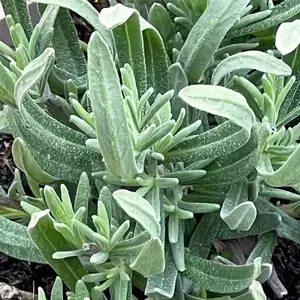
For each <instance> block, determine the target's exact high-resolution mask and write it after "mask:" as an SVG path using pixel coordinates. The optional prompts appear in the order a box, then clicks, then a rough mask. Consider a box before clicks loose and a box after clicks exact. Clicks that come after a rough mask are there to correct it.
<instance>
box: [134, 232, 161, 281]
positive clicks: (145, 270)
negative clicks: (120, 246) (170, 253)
mask: <svg viewBox="0 0 300 300" xmlns="http://www.w3.org/2000/svg"><path fill="white" fill-rule="evenodd" d="M130 268H131V269H133V270H135V271H137V272H139V273H140V274H142V275H143V276H144V277H146V278H147V277H149V276H153V275H156V274H159V273H161V272H163V271H164V269H165V253H164V246H163V244H162V242H161V240H160V239H159V238H152V239H151V240H150V241H149V242H147V243H146V244H145V245H144V246H143V248H142V250H141V252H140V253H139V255H138V256H137V258H136V259H135V260H134V262H133V263H131V265H130Z"/></svg>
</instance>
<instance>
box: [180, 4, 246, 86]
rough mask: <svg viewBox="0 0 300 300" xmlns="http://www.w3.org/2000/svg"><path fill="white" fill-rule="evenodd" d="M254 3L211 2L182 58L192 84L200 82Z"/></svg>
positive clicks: (181, 61) (184, 49)
mask: <svg viewBox="0 0 300 300" xmlns="http://www.w3.org/2000/svg"><path fill="white" fill-rule="evenodd" d="M249 2H250V0H227V1H223V0H210V1H209V3H208V6H207V8H206V10H205V11H204V13H203V14H202V16H201V17H200V18H199V20H198V21H197V23H196V24H195V26H194V27H193V28H192V30H191V31H190V33H189V35H188V38H187V40H186V42H185V43H184V45H183V47H182V49H181V51H180V54H179V57H178V60H177V61H178V62H180V63H181V64H182V65H183V67H184V70H185V71H186V73H187V74H188V78H189V80H190V81H191V82H198V81H199V79H200V78H201V77H202V76H203V74H204V72H205V70H206V69H207V67H208V66H209V64H210V62H211V60H212V58H213V55H214V53H215V52H216V50H217V49H218V47H219V46H220V44H221V42H222V40H223V38H224V36H225V35H226V33H227V32H228V31H229V29H230V28H231V27H232V26H233V25H234V24H235V22H236V21H237V20H238V19H239V18H240V16H241V14H242V12H243V10H244V9H245V8H246V6H247V4H248V3H249Z"/></svg>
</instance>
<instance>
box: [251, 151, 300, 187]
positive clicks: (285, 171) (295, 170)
mask: <svg viewBox="0 0 300 300" xmlns="http://www.w3.org/2000/svg"><path fill="white" fill-rule="evenodd" d="M257 170H258V172H259V173H260V174H261V175H262V176H263V178H264V180H265V182H266V183H267V184H269V185H271V186H275V187H278V186H296V185H297V184H299V178H300V146H298V147H297V149H296V150H295V151H294V152H293V153H292V154H291V155H290V156H289V158H288V159H287V161H286V162H285V163H284V164H283V165H282V166H281V167H280V168H278V169H277V170H276V171H274V169H273V166H272V164H271V161H270V158H269V157H268V156H267V155H266V154H263V155H262V157H261V160H260V161H259V165H258V166H257Z"/></svg>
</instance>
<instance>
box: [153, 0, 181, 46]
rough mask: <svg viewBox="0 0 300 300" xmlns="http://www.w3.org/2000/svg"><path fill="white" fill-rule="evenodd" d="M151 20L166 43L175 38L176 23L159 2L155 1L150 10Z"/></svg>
mask: <svg viewBox="0 0 300 300" xmlns="http://www.w3.org/2000/svg"><path fill="white" fill-rule="evenodd" d="M148 20H149V22H150V23H151V24H152V25H153V26H154V27H155V28H156V29H157V30H158V31H159V33H160V35H161V36H162V38H163V40H164V42H165V45H167V43H168V42H169V41H170V39H171V38H173V35H174V33H175V25H174V23H173V22H172V19H171V17H170V15H169V12H168V11H167V10H166V9H165V7H164V6H163V5H161V4H159V3H153V5H152V6H151V8H150V11H149V17H148Z"/></svg>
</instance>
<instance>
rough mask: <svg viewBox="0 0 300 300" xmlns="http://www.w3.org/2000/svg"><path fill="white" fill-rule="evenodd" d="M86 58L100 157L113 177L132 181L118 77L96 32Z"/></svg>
mask: <svg viewBox="0 0 300 300" xmlns="http://www.w3.org/2000/svg"><path fill="white" fill-rule="evenodd" d="M88 56H89V60H88V78H89V88H90V99H91V104H92V108H93V112H94V114H95V121H96V133H97V138H98V142H99V146H100V150H101V154H102V156H103V158H104V162H105V164H106V166H107V168H108V170H109V172H110V173H111V174H112V175H114V176H115V177H117V178H132V177H133V176H135V175H136V174H137V172H138V170H137V167H136V162H135V158H134V149H133V144H132V141H131V136H130V133H129V128H128V124H127V118H126V113H125V104H124V100H123V96H122V93H121V89H120V83H119V77H118V73H117V70H116V68H115V65H114V61H113V59H112V56H111V53H110V51H109V49H108V47H107V45H106V43H105V41H104V40H103V39H102V37H101V35H100V34H99V33H97V32H94V33H93V34H92V36H91V40H90V43H89V45H88Z"/></svg>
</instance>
